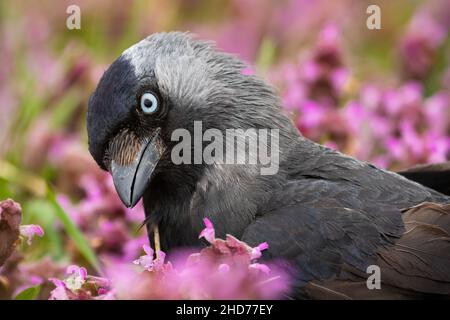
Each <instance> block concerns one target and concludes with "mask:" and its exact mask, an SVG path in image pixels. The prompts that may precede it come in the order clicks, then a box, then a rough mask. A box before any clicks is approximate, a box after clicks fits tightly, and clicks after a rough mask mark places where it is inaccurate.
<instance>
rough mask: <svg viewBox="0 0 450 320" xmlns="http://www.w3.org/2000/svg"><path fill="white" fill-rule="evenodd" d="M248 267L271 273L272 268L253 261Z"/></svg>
mask: <svg viewBox="0 0 450 320" xmlns="http://www.w3.org/2000/svg"><path fill="white" fill-rule="evenodd" d="M248 268H249V269H250V270H258V271H261V272H262V273H265V274H268V273H270V268H269V267H268V266H267V265H265V264H262V263H252V264H251V265H249V266H248Z"/></svg>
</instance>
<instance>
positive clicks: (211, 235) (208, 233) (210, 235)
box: [198, 218, 216, 243]
mask: <svg viewBox="0 0 450 320" xmlns="http://www.w3.org/2000/svg"><path fill="white" fill-rule="evenodd" d="M203 223H204V224H205V226H206V228H205V229H203V230H202V232H200V235H199V236H198V238H199V239H200V238H205V240H206V241H208V242H209V243H213V242H214V239H215V238H216V235H215V231H214V226H213V224H212V222H211V221H210V220H209V219H208V218H204V219H203Z"/></svg>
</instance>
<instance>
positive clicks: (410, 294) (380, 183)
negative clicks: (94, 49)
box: [87, 31, 450, 299]
mask: <svg viewBox="0 0 450 320" xmlns="http://www.w3.org/2000/svg"><path fill="white" fill-rule="evenodd" d="M246 68H247V65H246V63H244V62H242V61H241V60H240V59H239V58H237V57H236V56H235V55H233V54H230V53H226V52H224V51H222V50H220V49H219V48H217V46H216V45H215V43H214V42H212V41H207V40H202V39H198V38H197V37H196V36H194V35H192V34H191V33H188V32H177V31H175V32H161V33H154V34H151V35H150V36H148V37H146V38H144V39H143V40H141V41H140V42H138V43H136V44H134V45H132V46H131V47H130V48H128V49H126V50H125V51H124V52H123V53H122V54H121V55H120V56H119V57H118V58H117V59H116V60H115V61H114V62H113V63H112V64H111V65H110V66H109V68H108V69H107V70H106V71H105V72H104V74H103V76H102V77H101V79H100V81H99V83H98V85H97V87H96V88H95V90H94V92H93V93H92V95H91V97H90V99H89V102H88V112H87V132H88V147H89V151H90V153H91V155H92V157H93V158H94V160H95V161H96V162H97V164H98V165H99V167H100V168H102V169H103V170H106V171H108V172H109V173H110V174H111V175H112V178H113V181H114V186H115V188H116V191H117V193H118V195H119V197H120V198H121V200H122V201H123V203H124V205H125V206H127V207H133V206H135V205H136V203H137V202H138V201H139V200H140V199H143V204H144V210H145V215H146V218H145V224H146V225H147V229H148V234H149V239H150V242H152V243H153V240H152V239H153V237H152V236H153V232H154V231H153V229H152V228H151V226H154V225H157V226H158V227H159V234H160V245H161V248H162V249H163V250H166V251H169V250H173V249H176V248H180V247H191V246H202V245H203V246H204V245H205V244H204V243H203V242H202V240H199V238H198V233H199V232H200V231H201V230H202V228H203V224H202V219H203V218H205V217H208V218H209V219H210V220H211V221H212V222H214V225H215V226H216V235H218V236H224V235H226V234H231V235H234V236H235V237H237V238H239V239H240V240H242V241H245V242H246V243H248V244H250V245H257V244H259V243H261V242H263V241H265V242H267V243H268V244H269V249H268V250H266V251H265V253H264V255H263V258H264V259H267V260H273V259H279V260H281V261H286V263H287V264H288V265H289V266H290V267H289V270H290V272H291V274H292V279H293V280H292V288H291V290H290V291H289V293H287V294H286V296H285V298H286V299H419V298H428V297H433V298H449V296H450V197H449V196H448V195H445V194H444V193H441V192H438V191H436V190H433V189H432V188H430V187H428V186H427V185H426V184H427V183H426V182H427V181H429V179H425V180H424V179H421V181H425V182H424V184H420V183H418V182H416V181H413V180H411V179H414V176H412V177H411V176H410V175H407V174H404V173H403V174H404V175H406V177H404V176H402V175H401V174H397V173H394V172H391V171H388V170H385V169H382V168H378V167H376V166H375V165H373V164H371V163H368V162H366V161H361V160H358V159H355V158H353V157H350V156H348V155H345V154H343V153H340V152H338V151H335V150H332V149H329V148H327V147H325V146H322V145H320V144H318V143H315V142H313V141H311V140H309V139H307V138H305V137H304V136H302V135H301V133H300V132H299V131H298V129H297V128H296V126H295V125H294V124H293V122H292V120H291V119H290V118H289V115H288V114H286V113H285V112H283V108H282V102H281V99H280V98H279V95H278V94H277V91H276V90H275V89H274V88H273V87H272V86H271V85H269V84H267V83H266V82H265V81H264V80H263V79H262V78H260V77H259V76H257V75H255V74H248V73H247V72H245V71H244V70H245V69H246ZM196 121H197V122H201V123H202V130H203V131H205V130H208V129H214V130H217V131H218V132H225V131H226V130H227V129H229V128H233V129H242V130H246V129H262V128H270V129H277V130H278V133H279V134H278V135H279V137H278V142H277V145H275V144H274V145H273V146H272V145H271V147H273V148H275V147H277V150H278V153H279V159H278V171H277V172H276V173H275V174H272V175H263V174H261V170H260V169H261V167H262V166H263V164H262V163H261V162H259V161H257V162H256V163H244V164H228V163H219V162H212V163H206V161H204V159H203V160H201V161H197V162H195V161H193V162H191V163H179V164H175V163H174V162H173V161H172V151H173V149H174V148H175V146H176V145H177V141H173V139H172V134H173V132H174V131H175V130H177V129H180V128H181V129H183V130H186V131H187V132H189V133H192V134H194V122H196ZM205 144H206V143H205V142H202V146H203V147H204V146H205ZM247 151H248V152H250V153H251V152H254V150H247ZM250 156H251V155H250ZM408 177H411V179H408ZM419 180H420V179H419ZM430 186H431V187H432V186H433V184H432V183H431V185H430ZM369 266H377V267H378V268H379V269H380V276H381V278H380V282H381V285H380V287H381V288H375V289H373V288H372V289H369V288H368V286H367V281H368V277H369V276H370V274H368V272H367V270H368V267H369Z"/></svg>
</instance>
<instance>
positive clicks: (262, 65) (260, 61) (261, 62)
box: [256, 37, 276, 70]
mask: <svg viewBox="0 0 450 320" xmlns="http://www.w3.org/2000/svg"><path fill="white" fill-rule="evenodd" d="M275 54H276V47H275V43H274V42H273V41H272V40H271V39H269V38H268V37H265V38H263V40H262V43H261V46H260V47H259V52H258V57H257V59H256V66H257V67H258V69H260V70H266V69H268V68H269V66H270V65H271V64H272V63H273V61H274V59H275Z"/></svg>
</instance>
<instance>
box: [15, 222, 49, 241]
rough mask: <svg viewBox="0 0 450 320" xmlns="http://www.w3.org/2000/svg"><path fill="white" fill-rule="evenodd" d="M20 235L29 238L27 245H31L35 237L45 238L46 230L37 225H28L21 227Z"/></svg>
mask: <svg viewBox="0 0 450 320" xmlns="http://www.w3.org/2000/svg"><path fill="white" fill-rule="evenodd" d="M20 234H21V235H22V236H24V237H26V238H27V243H28V244H29V245H31V240H32V239H33V237H34V236H35V235H37V236H38V237H42V236H44V230H43V229H42V228H41V227H40V226H38V225H36V224H28V225H23V226H20Z"/></svg>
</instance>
